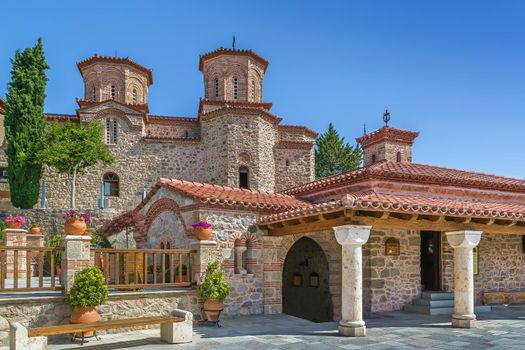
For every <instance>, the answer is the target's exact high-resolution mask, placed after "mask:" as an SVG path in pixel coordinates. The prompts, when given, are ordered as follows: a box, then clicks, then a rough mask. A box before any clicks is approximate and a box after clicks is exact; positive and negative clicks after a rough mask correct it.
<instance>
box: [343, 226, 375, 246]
mask: <svg viewBox="0 0 525 350" xmlns="http://www.w3.org/2000/svg"><path fill="white" fill-rule="evenodd" d="M333 229H334V232H335V238H336V239H337V243H339V244H341V245H359V246H362V245H363V244H365V243H366V241H368V238H369V237H370V230H371V229H372V226H364V225H343V226H335V227H334V228H333Z"/></svg>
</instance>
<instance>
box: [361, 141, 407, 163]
mask: <svg viewBox="0 0 525 350" xmlns="http://www.w3.org/2000/svg"><path fill="white" fill-rule="evenodd" d="M397 152H401V161H402V162H412V146H411V145H405V144H396V143H391V142H380V143H376V144H374V145H370V146H368V147H366V148H365V149H363V164H364V165H365V166H369V165H371V164H373V163H374V162H373V161H372V158H373V155H375V161H376V162H379V161H380V160H383V159H386V160H389V161H392V162H396V161H397Z"/></svg>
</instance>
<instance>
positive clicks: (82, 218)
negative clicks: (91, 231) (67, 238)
mask: <svg viewBox="0 0 525 350" xmlns="http://www.w3.org/2000/svg"><path fill="white" fill-rule="evenodd" d="M64 219H66V222H65V224H64V230H65V231H66V233H67V234H68V235H74V236H81V235H83V234H84V233H85V232H86V230H87V223H88V222H90V221H91V217H90V216H89V215H88V214H86V213H83V212H81V211H78V210H70V211H68V212H67V213H66V215H65V216H64Z"/></svg>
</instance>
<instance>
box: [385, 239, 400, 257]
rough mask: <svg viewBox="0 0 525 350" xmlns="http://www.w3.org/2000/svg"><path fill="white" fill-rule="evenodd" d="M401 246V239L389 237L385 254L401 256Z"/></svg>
mask: <svg viewBox="0 0 525 350" xmlns="http://www.w3.org/2000/svg"><path fill="white" fill-rule="evenodd" d="M399 254H400V247H399V240H398V239H396V238H389V239H387V240H386V243H385V255H390V256H399Z"/></svg>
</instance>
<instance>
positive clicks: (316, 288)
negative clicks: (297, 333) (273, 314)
mask: <svg viewBox="0 0 525 350" xmlns="http://www.w3.org/2000/svg"><path fill="white" fill-rule="evenodd" d="M328 275H329V269H328V260H327V259H326V256H325V254H324V252H323V250H322V249H321V247H320V246H319V245H318V244H317V243H316V242H315V241H314V240H312V239H310V238H307V237H303V238H301V239H299V240H298V241H297V242H295V243H294V245H293V246H292V247H291V248H290V250H289V251H288V254H287V255H286V259H285V261H284V268H283V312H284V313H285V314H288V315H292V316H296V317H300V318H304V319H307V320H310V321H313V322H328V321H332V319H333V306H332V298H331V295H330V289H329V285H328Z"/></svg>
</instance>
